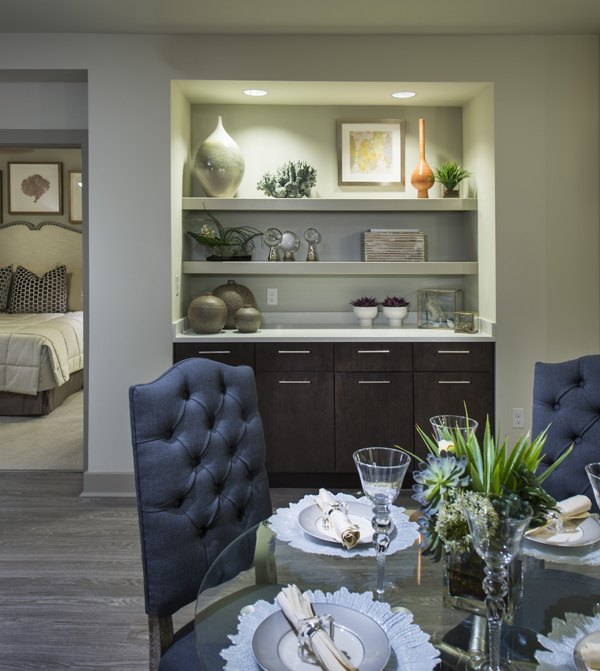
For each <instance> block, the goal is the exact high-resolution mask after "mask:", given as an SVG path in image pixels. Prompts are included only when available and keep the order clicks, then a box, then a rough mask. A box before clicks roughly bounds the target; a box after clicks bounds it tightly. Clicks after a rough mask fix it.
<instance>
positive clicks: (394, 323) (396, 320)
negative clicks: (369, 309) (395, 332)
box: [382, 305, 408, 329]
mask: <svg viewBox="0 0 600 671" xmlns="http://www.w3.org/2000/svg"><path fill="white" fill-rule="evenodd" d="M382 308H383V315H384V317H387V318H388V319H389V322H390V326H391V327H392V328H398V329H399V328H400V327H401V326H402V320H403V319H404V318H405V317H406V315H407V314H408V307H406V306H405V305H404V306H392V305H383V306H382Z"/></svg>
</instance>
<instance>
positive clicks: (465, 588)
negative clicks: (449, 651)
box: [396, 419, 571, 614]
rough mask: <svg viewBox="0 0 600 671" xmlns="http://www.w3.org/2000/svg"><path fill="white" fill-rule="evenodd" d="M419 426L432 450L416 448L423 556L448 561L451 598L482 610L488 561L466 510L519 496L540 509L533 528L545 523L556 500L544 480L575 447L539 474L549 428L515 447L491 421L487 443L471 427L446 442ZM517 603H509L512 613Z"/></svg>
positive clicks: (449, 431)
mask: <svg viewBox="0 0 600 671" xmlns="http://www.w3.org/2000/svg"><path fill="white" fill-rule="evenodd" d="M417 431H418V433H419V435H420V436H421V438H422V440H423V442H424V443H425V446H426V448H427V452H428V454H427V456H426V458H425V459H423V458H421V457H419V456H417V455H414V454H412V453H409V454H412V456H413V457H414V458H415V459H416V460H417V462H418V463H419V467H418V470H416V471H414V473H413V479H414V482H415V483H416V484H415V485H414V486H413V491H414V492H415V493H414V495H413V498H414V499H415V500H416V501H418V503H419V504H420V513H421V516H420V518H419V526H420V531H421V535H422V538H423V554H425V555H430V556H431V557H432V558H433V560H434V561H439V560H440V559H442V558H443V559H444V561H445V575H446V579H445V582H446V588H447V591H446V594H445V601H446V603H448V604H449V605H457V604H458V605H459V607H461V608H463V609H467V610H473V611H474V612H480V611H478V610H477V608H478V606H475V605H473V604H477V602H478V600H480V599H483V597H484V594H483V591H482V588H481V583H482V578H483V563H482V561H481V559H480V558H479V557H478V556H477V554H476V553H475V551H474V549H473V545H472V541H471V536H470V533H469V526H468V522H467V518H466V515H465V512H464V511H465V509H467V508H469V509H472V510H486V509H487V508H488V507H489V506H490V500H491V499H492V498H493V497H498V496H501V497H507V498H512V499H513V500H515V501H525V502H526V503H528V504H529V505H530V506H531V508H532V509H533V518H532V521H531V527H538V526H542V525H544V524H545V523H546V522H547V520H548V516H549V514H550V513H551V511H553V510H555V507H556V501H555V500H554V499H553V498H552V497H551V496H550V495H549V494H547V493H546V491H545V490H544V489H543V488H542V482H543V481H544V480H545V479H546V478H547V477H548V475H550V473H551V472H552V471H554V470H555V469H556V468H557V466H558V465H559V464H560V463H561V462H562V461H563V459H565V458H566V457H567V455H568V454H569V452H570V451H571V448H569V449H568V450H566V451H565V452H564V454H563V455H562V456H561V457H560V459H557V461H556V462H554V463H553V464H552V466H551V467H550V468H548V469H547V470H545V471H544V472H543V473H541V474H538V467H539V465H540V463H541V461H542V456H543V455H542V450H543V446H544V443H545V442H546V435H547V429H546V431H543V432H542V433H541V434H540V435H538V436H537V437H536V438H535V439H533V440H532V439H530V437H529V434H526V435H524V436H521V437H520V438H519V439H518V440H517V442H516V443H515V444H514V445H512V446H511V445H509V442H508V437H505V438H504V439H503V440H498V439H496V438H494V436H493V435H492V432H491V429H490V423H489V419H488V420H487V421H486V425H485V431H484V434H483V440H482V442H481V443H480V442H479V441H478V439H477V436H476V434H475V432H474V431H471V430H468V431H467V432H466V435H463V433H462V432H461V430H460V429H458V428H454V429H452V428H448V429H447V430H445V432H444V435H443V436H442V437H443V440H440V442H439V444H438V442H436V440H434V439H433V438H431V437H429V436H428V435H427V434H426V433H425V432H424V431H423V430H422V429H421V428H420V427H419V426H417ZM396 447H398V448H399V449H401V450H402V451H404V452H407V450H404V449H403V448H402V447H400V446H396ZM517 593H518V590H515V594H517ZM467 597H468V599H467ZM469 599H473V603H470V602H469ZM467 604H469V605H467ZM514 605H515V604H514V603H513V604H510V603H509V614H510V612H511V610H512V609H511V608H510V606H514ZM469 606H471V607H469ZM481 612H482V613H483V612H485V609H483V608H482V609H481Z"/></svg>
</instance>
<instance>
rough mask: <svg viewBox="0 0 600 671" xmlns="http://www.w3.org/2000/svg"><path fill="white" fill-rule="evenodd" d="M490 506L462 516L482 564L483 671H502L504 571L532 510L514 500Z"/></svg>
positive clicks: (498, 502)
mask: <svg viewBox="0 0 600 671" xmlns="http://www.w3.org/2000/svg"><path fill="white" fill-rule="evenodd" d="M490 503H491V506H490V508H491V509H490V510H485V509H477V510H473V509H469V508H467V509H465V515H466V517H467V522H468V524H469V531H470V532H471V538H472V540H473V546H474V548H475V551H476V552H477V554H478V555H479V556H480V557H481V558H482V559H483V561H484V562H485V569H484V571H485V578H484V579H483V591H484V592H485V594H486V597H485V605H486V609H487V623H488V653H489V661H488V663H487V664H486V665H485V667H484V668H485V669H486V671H502V669H503V666H502V664H501V661H500V633H501V628H502V617H503V615H504V610H505V608H506V603H505V597H506V595H507V594H508V583H507V575H508V571H507V567H508V565H509V564H510V562H511V561H512V560H513V558H514V557H515V556H516V555H517V554H518V552H519V549H520V545H521V540H522V539H523V534H524V533H525V530H526V529H527V527H528V526H529V522H530V521H531V517H532V515H533V510H532V508H531V506H530V505H529V504H528V503H526V502H524V501H521V500H520V499H517V498H516V497H509V498H500V497H497V498H494V499H493V500H491V501H490Z"/></svg>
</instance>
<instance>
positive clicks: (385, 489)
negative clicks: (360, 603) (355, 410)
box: [352, 447, 410, 599]
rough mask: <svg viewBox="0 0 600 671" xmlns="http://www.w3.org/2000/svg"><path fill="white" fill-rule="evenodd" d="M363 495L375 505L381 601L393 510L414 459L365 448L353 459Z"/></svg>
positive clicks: (396, 452) (386, 449)
mask: <svg viewBox="0 0 600 671" xmlns="http://www.w3.org/2000/svg"><path fill="white" fill-rule="evenodd" d="M352 457H353V459H354V463H355V464H356V469H357V470H358V475H359V477H360V482H361V485H362V489H363V492H364V493H365V495H366V496H368V497H369V499H371V503H372V504H373V519H372V521H371V522H372V524H373V531H374V533H373V544H374V546H375V551H376V553H377V587H376V589H375V591H376V594H377V597H378V598H380V599H381V598H383V596H384V593H385V589H386V583H385V553H386V550H387V548H388V546H389V544H390V531H391V527H392V520H391V518H390V506H391V505H392V503H393V502H394V501H395V500H396V498H397V497H398V494H399V493H400V490H401V488H402V481H403V480H404V476H405V474H406V471H407V469H408V464H409V463H410V457H409V456H408V455H407V454H404V452H401V451H400V450H398V449H395V448H390V447H365V448H363V449H362V450H357V451H356V452H355V453H354V454H353V455H352Z"/></svg>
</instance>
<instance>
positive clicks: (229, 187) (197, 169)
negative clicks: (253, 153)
mask: <svg viewBox="0 0 600 671" xmlns="http://www.w3.org/2000/svg"><path fill="white" fill-rule="evenodd" d="M245 168H246V165H245V162H244V157H243V156H242V152H241V151H240V148H239V147H238V145H237V144H236V142H235V140H234V139H233V138H232V137H231V135H229V133H228V132H227V131H226V130H225V128H223V119H222V117H219V120H218V122H217V127H216V128H215V130H214V131H213V132H212V133H211V134H210V135H209V136H208V137H207V138H206V140H204V142H203V143H202V144H201V145H200V146H199V147H198V151H197V152H196V157H195V159H194V174H195V175H196V179H197V180H198V181H199V182H200V186H201V187H202V188H203V189H204V191H205V192H206V194H207V195H208V196H214V197H221V198H232V197H233V196H235V192H236V191H237V190H238V187H239V185H240V183H241V181H242V178H243V176H244V170H245Z"/></svg>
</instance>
